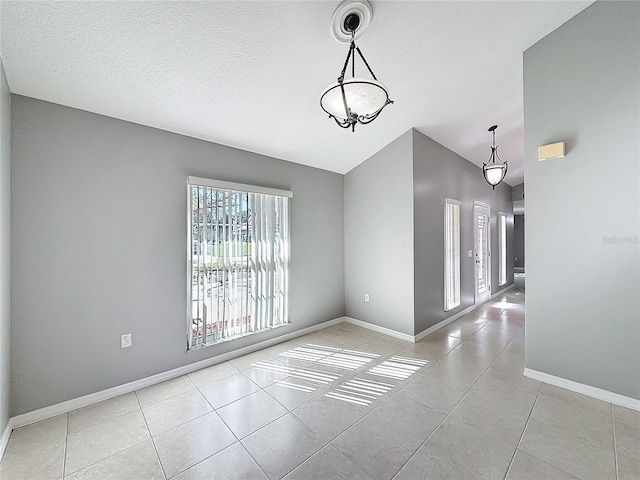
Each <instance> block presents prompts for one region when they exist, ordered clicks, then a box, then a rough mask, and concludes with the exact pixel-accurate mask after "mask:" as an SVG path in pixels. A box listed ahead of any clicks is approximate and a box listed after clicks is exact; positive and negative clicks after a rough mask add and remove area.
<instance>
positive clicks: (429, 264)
mask: <svg viewBox="0 0 640 480" xmlns="http://www.w3.org/2000/svg"><path fill="white" fill-rule="evenodd" d="M412 131H413V157H414V162H413V190H414V207H413V208H414V222H415V223H414V235H415V237H414V241H413V244H414V250H415V334H418V333H420V332H422V331H424V330H426V329H427V328H429V327H432V326H433V325H435V324H437V323H439V322H441V321H443V320H445V319H446V318H448V317H450V316H452V315H455V314H456V313H458V312H460V311H462V310H464V309H466V308H468V307H470V306H472V305H474V303H475V288H474V287H475V263H474V260H475V259H474V258H473V257H468V256H467V251H468V250H474V235H473V232H474V218H473V208H474V201H476V200H477V201H480V202H483V203H486V204H489V206H490V207H491V251H492V253H493V255H492V256H491V292H497V291H499V290H501V289H503V288H506V287H507V286H509V285H511V284H512V283H513V202H512V200H511V196H512V192H511V187H510V186H509V185H507V184H506V183H504V182H503V183H501V184H500V185H498V186H497V187H496V189H495V190H492V189H491V187H490V186H489V185H488V184H487V183H486V182H485V180H484V177H483V176H482V170H481V169H480V168H478V167H477V166H476V165H474V164H472V163H471V162H469V161H467V160H466V159H465V158H463V157H461V156H460V155H458V154H456V153H454V152H452V151H451V150H449V149H448V148H446V147H444V146H442V145H440V144H439V143H437V142H435V141H434V140H432V139H431V138H429V137H427V136H426V135H424V134H422V133H420V132H419V131H417V130H412ZM446 197H449V198H453V199H455V200H459V201H460V202H462V209H461V212H460V250H461V252H460V254H461V258H460V301H461V303H460V306H459V307H457V308H456V309H454V310H450V311H447V312H445V311H444V199H445V198H446ZM499 212H502V213H506V214H507V282H506V283H505V284H504V285H502V286H498V262H499V255H498V222H497V215H498V213H499Z"/></svg>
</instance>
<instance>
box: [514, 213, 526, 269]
mask: <svg viewBox="0 0 640 480" xmlns="http://www.w3.org/2000/svg"><path fill="white" fill-rule="evenodd" d="M513 257H514V264H513V266H514V267H518V268H524V263H525V256H524V215H514V216H513Z"/></svg>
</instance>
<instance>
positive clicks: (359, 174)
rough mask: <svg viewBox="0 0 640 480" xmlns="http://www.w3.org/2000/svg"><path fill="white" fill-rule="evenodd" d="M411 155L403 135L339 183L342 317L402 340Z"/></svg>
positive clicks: (408, 288) (408, 294)
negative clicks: (387, 331)
mask: <svg viewBox="0 0 640 480" xmlns="http://www.w3.org/2000/svg"><path fill="white" fill-rule="evenodd" d="M411 151H412V134H411V131H408V132H406V133H405V134H404V135H402V136H400V137H398V138H397V139H396V140H394V141H393V142H391V143H390V144H389V145H387V146H386V147H385V148H383V149H382V150H380V151H379V152H378V153H376V154H375V155H373V156H372V157H371V158H369V159H368V160H366V161H365V162H363V163H361V164H360V165H358V166H357V167H356V168H354V169H353V170H351V171H350V172H349V173H347V174H346V175H345V180H344V189H345V193H344V221H345V267H344V268H345V285H346V293H345V302H346V303H345V310H346V315H347V316H349V317H353V318H356V319H358V320H362V321H366V322H369V323H372V324H374V325H378V326H381V327H386V328H390V329H392V330H396V331H398V332H402V333H405V334H408V335H413V180H412V178H413V157H412V153H411ZM365 293H368V294H369V295H370V301H369V302H368V303H367V302H365V301H364V294H365Z"/></svg>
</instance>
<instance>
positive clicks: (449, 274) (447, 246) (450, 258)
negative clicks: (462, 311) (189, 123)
mask: <svg viewBox="0 0 640 480" xmlns="http://www.w3.org/2000/svg"><path fill="white" fill-rule="evenodd" d="M461 205H462V203H461V202H459V201H458V200H452V199H450V198H445V199H444V311H445V312H446V311H448V310H451V309H453V308H455V307H457V306H459V305H460V207H461Z"/></svg>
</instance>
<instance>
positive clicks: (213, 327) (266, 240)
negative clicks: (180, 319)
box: [187, 177, 293, 349]
mask: <svg viewBox="0 0 640 480" xmlns="http://www.w3.org/2000/svg"><path fill="white" fill-rule="evenodd" d="M187 184H188V210H189V211H188V263H187V267H188V279H189V285H188V289H187V295H188V302H187V308H188V310H189V311H188V315H187V319H188V333H187V335H188V348H190V349H191V348H194V347H199V346H203V345H210V344H215V343H219V342H222V341H225V340H231V339H234V338H238V337H242V336H245V335H250V334H253V333H257V332H262V331H265V330H269V329H271V328H274V327H278V326H280V325H284V324H286V323H288V322H289V309H288V307H289V299H288V292H289V242H290V240H289V238H290V230H289V202H290V198H292V197H293V193H292V192H290V191H286V190H276V189H270V188H264V187H256V186H251V185H242V184H236V183H230V182H223V181H218V180H210V179H205V178H197V177H188V179H187Z"/></svg>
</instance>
